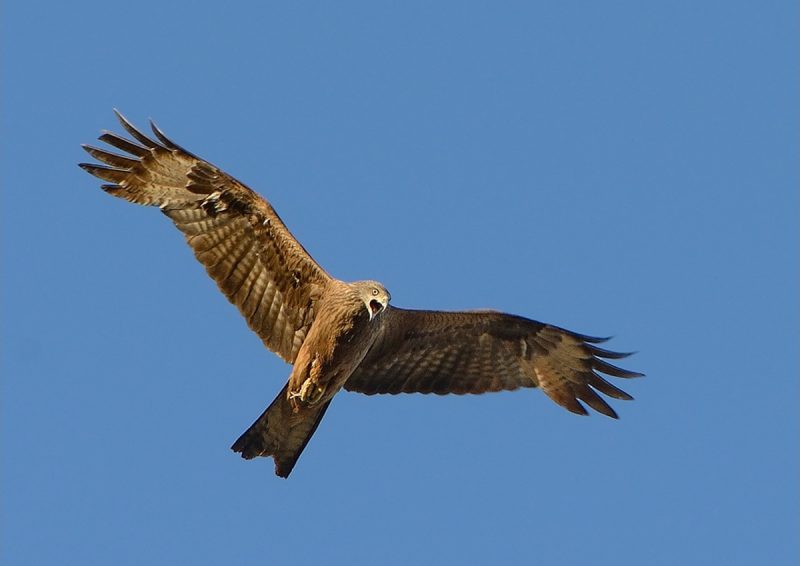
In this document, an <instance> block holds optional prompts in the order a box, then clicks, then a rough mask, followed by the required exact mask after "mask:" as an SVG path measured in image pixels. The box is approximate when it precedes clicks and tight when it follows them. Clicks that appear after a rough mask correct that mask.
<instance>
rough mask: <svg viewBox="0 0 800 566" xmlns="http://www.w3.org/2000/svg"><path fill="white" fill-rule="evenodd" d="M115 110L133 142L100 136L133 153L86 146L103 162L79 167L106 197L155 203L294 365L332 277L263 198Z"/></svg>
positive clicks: (266, 338)
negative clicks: (96, 179) (100, 181)
mask: <svg viewBox="0 0 800 566" xmlns="http://www.w3.org/2000/svg"><path fill="white" fill-rule="evenodd" d="M115 113H116V114H117V118H118V119H119V121H120V123H121V124H122V127H123V128H124V129H125V130H126V131H127V132H128V134H129V135H130V136H131V137H132V138H133V139H134V140H135V141H131V140H128V139H126V138H124V137H121V136H119V135H117V134H114V133H111V132H104V133H103V134H102V135H101V136H100V138H99V139H100V141H102V142H105V143H107V144H108V145H110V146H111V147H113V148H116V149H118V150H121V151H123V152H125V153H127V154H128V155H120V154H117V153H113V152H110V151H106V150H105V149H100V148H96V147H92V146H84V149H85V150H86V151H87V152H88V153H89V155H91V156H92V157H94V158H95V159H97V160H98V161H100V162H102V163H103V164H102V165H98V164H91V163H81V164H80V165H81V167H82V168H83V169H85V170H86V171H88V172H89V173H91V174H92V175H94V176H96V177H99V178H100V179H103V180H104V181H108V182H110V183H112V184H109V185H103V189H104V190H105V191H106V192H108V193H110V194H112V195H114V196H117V197H120V198H124V199H126V200H128V201H131V202H134V203H137V204H142V205H150V206H158V207H159V208H160V209H161V211H162V212H163V213H164V214H165V215H167V216H168V217H169V218H170V219H171V220H172V221H173V222H174V223H175V226H177V227H178V229H179V230H181V231H182V232H183V234H184V235H185V237H186V241H187V243H188V244H189V246H191V248H192V249H193V251H194V253H195V256H196V257H197V259H198V260H199V261H200V262H201V263H202V264H203V265H204V266H205V268H206V271H207V272H208V274H209V275H210V276H211V277H212V278H213V279H214V280H215V281H216V283H217V285H218V286H219V288H220V290H221V291H222V292H223V293H224V294H225V296H226V297H227V298H228V299H229V300H230V301H231V302H232V303H233V304H234V305H236V307H237V308H238V309H239V311H240V312H241V313H242V315H243V316H244V317H245V319H246V320H247V323H248V325H249V326H250V328H252V329H253V330H254V331H255V332H256V333H257V334H258V335H259V336H260V337H261V339H262V340H263V342H264V344H265V345H266V346H267V347H268V348H269V349H271V350H273V351H274V352H275V353H277V354H278V355H279V356H281V357H282V358H283V359H284V360H286V361H288V362H293V361H294V359H295V357H296V355H297V351H298V350H299V348H300V345H301V344H302V343H303V340H304V338H305V336H306V334H307V332H308V329H309V327H310V326H311V323H312V322H313V319H314V312H315V309H314V305H315V303H316V301H317V299H318V298H319V296H320V295H321V294H322V292H323V291H324V289H325V287H326V286H327V285H328V283H329V281H330V276H329V275H328V274H327V273H325V271H324V270H323V269H322V268H321V267H320V266H319V265H318V264H317V263H316V262H315V261H314V260H313V259H312V258H311V256H310V255H309V254H308V252H306V250H305V249H304V248H303V247H302V246H301V245H300V243H299V242H298V241H297V240H295V239H294V237H293V236H292V234H291V233H290V232H289V230H288V229H287V228H286V226H285V225H284V224H283V221H281V219H280V217H279V216H278V215H277V213H276V212H275V210H274V209H273V208H272V206H271V205H270V204H269V203H268V202H267V201H266V200H264V199H263V198H261V197H260V196H259V195H258V194H256V193H255V192H254V191H252V190H251V189H249V188H248V187H247V186H245V185H244V184H243V183H241V182H239V181H237V180H236V179H234V178H233V177H231V176H230V175H228V174H226V173H224V172H223V171H221V170H220V169H218V168H217V167H215V166H214V165H212V164H211V163H208V162H207V161H204V160H202V159H200V158H199V157H197V156H195V155H194V154H192V153H190V152H188V151H187V150H185V149H183V148H182V147H180V146H179V145H178V144H176V143H174V142H172V141H171V140H170V139H169V138H167V136H166V135H165V134H164V133H163V132H162V131H161V130H159V129H158V127H156V126H155V124H152V123H151V127H152V130H153V134H154V136H155V138H156V139H155V140H154V139H151V138H150V137H149V136H147V135H145V134H144V133H142V132H141V131H139V130H138V129H137V128H136V127H134V126H133V124H131V123H130V122H129V121H128V120H127V119H125V117H123V116H122V115H121V114H119V113H118V112H116V111H115ZM156 140H157V141H156Z"/></svg>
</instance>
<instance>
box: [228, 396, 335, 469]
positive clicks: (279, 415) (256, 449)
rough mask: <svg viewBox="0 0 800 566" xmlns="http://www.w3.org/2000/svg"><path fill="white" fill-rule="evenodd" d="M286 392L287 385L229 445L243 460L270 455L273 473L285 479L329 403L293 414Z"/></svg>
mask: <svg viewBox="0 0 800 566" xmlns="http://www.w3.org/2000/svg"><path fill="white" fill-rule="evenodd" d="M288 389H289V384H288V383H287V384H286V386H285V387H284V388H283V390H282V391H281V392H280V393H278V396H277V397H276V398H275V400H274V401H273V402H272V404H271V405H270V406H269V407H267V410H266V411H264V413H263V414H262V415H261V416H260V417H258V419H257V420H256V422H254V423H253V424H252V425H251V426H250V428H248V429H247V431H245V433H244V434H243V435H242V436H240V437H239V439H238V440H237V441H236V442H234V443H233V446H231V449H232V450H233V451H234V452H240V453H241V454H242V458H245V459H247V460H250V459H251V458H255V457H256V456H272V458H273V459H274V460H275V473H276V474H277V475H279V476H280V477H282V478H286V477H289V474H290V473H291V472H292V468H294V465H295V463H296V462H297V459H298V458H299V457H300V454H301V453H302V452H303V449H304V448H305V447H306V444H308V441H309V439H310V438H311V436H312V435H313V434H314V431H316V430H317V426H319V423H320V421H321V420H322V417H323V416H324V415H325V411H326V410H327V409H328V405H330V404H331V402H330V401H328V402H327V403H323V404H322V405H319V406H318V407H316V406H312V407H306V408H302V409H300V410H299V411H298V412H295V411H294V408H293V407H292V405H291V403H289V398H288V395H287V392H288Z"/></svg>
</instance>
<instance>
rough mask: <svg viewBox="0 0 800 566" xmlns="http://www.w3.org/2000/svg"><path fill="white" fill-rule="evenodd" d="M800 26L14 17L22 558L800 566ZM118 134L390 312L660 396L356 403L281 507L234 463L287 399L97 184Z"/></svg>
mask: <svg viewBox="0 0 800 566" xmlns="http://www.w3.org/2000/svg"><path fill="white" fill-rule="evenodd" d="M223 6H225V7H223ZM798 27H800V14H799V13H798V7H797V3H796V2H788V1H787V2H778V1H776V2H736V1H718V2H712V1H699V0H693V1H691V2H688V1H687V2H639V1H622V2H588V1H587V2H569V1H567V2H503V3H499V2H498V3H475V2H374V1H372V2H303V3H289V2H285V3H276V2H236V3H234V2H231V3H229V4H224V3H219V2H214V3H206V2H162V1H156V0H142V1H140V2H135V3H122V2H119V3H117V2H107V1H104V2H83V1H77V2H64V3H56V2H51V3H40V2H22V1H19V0H18V1H12V2H6V3H5V4H4V9H3V15H2V30H1V31H2V33H1V35H2V52H3V62H2V73H3V76H2V133H3V135H2V141H1V142H0V143H2V171H3V173H2V174H3V179H2V196H3V206H2V245H3V250H2V259H3V267H2V290H3V308H2V339H3V350H2V456H3V457H2V511H3V527H2V543H1V544H2V559H1V560H0V561H2V563H3V564H8V565H12V564H13V565H27V564H31V565H39V564H42V565H43V564H81V565H107V564H120V565H128V564H130V565H134V564H135V565H140V564H198V565H202V564H209V565H210V564H297V565H304V564H348V565H350V564H361V563H364V564H425V563H445V564H446V563H450V564H491V563H504V564H537V563H538V564H564V565H573V564H576V565H577V564H589V563H591V564H615V565H634V564H636V565H638V564H664V565H673V564H726V565H740V564H742V565H744V564H770V565H789V564H797V563H798V560H799V559H800V556H798V554H799V549H798V546H799V543H798V537H800V535H799V534H798V533H800V520H799V515H800V501H799V497H798V477H800V466H799V465H798V450H799V449H800V448H798V447H800V443H799V442H798V440H799V439H798V436H799V435H798V401H800V396H799V395H798V393H799V391H798V357H799V356H798V344H800V340H799V339H800V332H799V326H800V325H799V324H798V314H799V313H800V306H799V305H798V255H799V253H798V251H799V250H798V239H799V238H798V211H799V210H800V203H799V202H798V200H799V199H798V187H799V186H800V159H798V155H800V143H799V133H800V128H799V126H800V113H799V112H798V101H800V88H799V82H798V76H799V73H800V72H799V71H798V69H800V46H799V43H800V42H798V38H799V37H800V34H798ZM112 107H118V108H120V109H121V110H122V111H123V112H125V113H126V114H127V115H128V117H129V118H130V119H131V120H133V121H134V122H136V123H138V124H141V125H145V124H146V120H147V118H149V117H153V118H155V119H156V120H157V121H158V123H159V125H160V126H161V127H162V128H163V129H164V130H165V131H166V132H167V133H168V134H169V135H170V136H172V137H173V138H174V139H175V140H176V141H177V142H178V143H180V144H182V145H184V146H186V147H187V148H189V149H190V150H192V151H194V152H196V153H198V154H200V155H202V156H203V157H205V158H207V159H209V160H211V161H212V162H214V163H215V164H217V165H219V166H221V167H222V168H224V169H226V170H227V171H229V172H230V173H232V174H233V175H235V176H236V177H238V178H240V179H242V180H243V181H245V182H247V183H248V184H250V185H251V186H252V187H253V188H255V189H256V190H258V191H259V192H260V193H261V194H263V195H264V196H265V197H266V198H268V199H269V200H270V201H271V202H272V204H273V205H274V206H275V208H276V209H277V211H278V212H279V213H280V214H281V216H282V217H283V219H284V221H285V222H286V223H287V224H288V226H289V227H290V228H291V229H292V230H293V232H294V234H295V235H296V236H297V237H298V239H299V240H300V241H301V242H302V243H303V244H304V245H305V247H306V248H307V249H308V250H309V251H310V252H311V254H312V255H313V256H314V257H315V258H316V259H317V260H318V261H319V262H320V263H321V264H322V265H323V266H325V267H326V268H328V269H329V271H330V272H331V273H332V274H334V275H335V276H337V277H340V278H343V279H348V280H352V279H362V278H375V279H379V280H381V281H383V282H384V283H385V284H386V286H387V287H388V288H389V289H390V291H391V292H392V297H393V301H394V303H395V304H396V305H399V306H404V307H420V308H422V307H428V308H442V309H462V308H481V307H486V308H489V307H491V308H496V309H501V310H504V311H510V312H514V313H518V314H521V315H524V316H528V317H530V318H534V319H537V320H542V321H546V322H551V323H554V324H558V325H561V326H564V327H567V328H570V329H573V330H576V331H579V332H584V333H589V334H595V335H614V339H613V340H612V341H611V342H610V343H609V347H611V348H613V349H618V350H623V351H625V350H636V351H638V353H637V354H636V355H635V356H634V357H632V358H630V359H629V360H626V364H625V366H626V367H629V368H630V369H634V370H639V371H643V372H645V373H647V377H645V378H643V379H640V380H635V381H628V382H625V383H623V384H622V386H623V387H624V389H626V390H627V391H629V392H630V393H631V394H633V395H634V396H635V397H636V400H635V401H631V402H614V403H613V405H614V407H615V408H616V409H617V410H618V411H619V413H620V415H621V419H620V420H619V421H612V420H611V419H607V418H605V417H602V416H600V415H597V414H594V415H592V416H591V417H588V418H582V417H578V416H575V415H572V414H570V413H568V412H566V411H564V410H563V409H561V408H560V407H558V406H556V405H555V404H553V403H552V402H551V401H550V400H549V399H547V398H546V397H545V396H544V395H543V394H542V393H541V392H540V391H536V390H526V391H517V392H514V393H500V394H492V395H485V396H473V397H450V398H441V397H426V396H422V395H417V396H409V395H406V396H399V397H388V396H387V397H365V396H359V395H357V394H349V393H343V394H341V395H339V396H338V397H337V398H336V400H335V401H334V403H333V405H332V407H331V410H330V411H329V412H328V414H327V416H326V418H325V420H324V422H323V424H322V426H321V427H320V428H319V430H318V432H317V433H316V435H315V437H314V438H313V440H312V441H311V443H310V444H309V446H308V448H307V450H306V452H305V453H304V454H303V456H302V457H301V459H300V461H299V463H298V465H297V467H296V468H295V470H294V473H293V474H292V476H291V477H290V478H289V480H282V479H279V478H277V477H275V476H274V475H273V463H272V461H271V460H268V459H259V460H255V461H250V462H246V461H243V460H241V459H240V458H239V457H238V456H237V455H235V454H234V453H232V452H231V451H230V450H229V446H230V444H231V443H232V442H233V440H235V439H236V438H237V437H238V435H239V434H240V433H241V432H242V431H243V430H245V429H246V428H247V427H248V426H249V425H250V423H251V422H252V421H253V419H255V418H256V417H257V416H258V415H259V414H260V413H261V411H262V410H263V408H264V407H265V406H266V405H267V404H268V403H269V402H270V401H271V400H272V399H273V397H274V396H275V394H276V393H277V392H278V391H279V390H280V388H281V386H282V384H283V382H284V380H285V379H286V377H287V375H288V372H289V367H288V366H287V365H285V364H284V363H283V362H281V361H279V359H278V358H277V357H276V356H275V355H273V354H272V353H270V352H269V351H267V350H265V349H264V348H263V347H262V345H261V343H260V341H259V340H258V338H257V337H256V336H255V335H254V334H252V333H251V332H250V331H249V330H248V329H247V327H246V325H245V323H244V321H243V320H242V319H241V317H240V316H239V314H238V313H237V312H236V310H235V309H234V308H233V307H232V306H231V305H229V304H228V302H227V301H226V300H225V299H224V297H223V296H222V295H221V294H220V293H219V292H218V291H217V289H216V287H215V285H214V284H213V282H212V281H211V280H210V279H209V278H208V277H206V276H205V274H204V272H203V269H202V268H201V266H200V265H199V264H198V263H196V262H195V260H194V258H193V257H192V254H191V252H190V250H189V249H188V247H187V246H186V245H185V244H184V243H183V241H182V237H181V236H180V234H179V233H178V232H177V231H176V230H175V229H174V228H173V227H172V226H171V224H170V222H169V221H168V220H167V219H166V218H164V217H163V216H162V215H160V214H159V213H158V211H157V210H155V209H145V208H142V207H136V206H133V205H130V204H128V203H125V202H123V201H120V200H116V199H113V198H111V197H109V196H107V195H106V194H104V193H103V192H102V191H101V190H100V189H99V188H98V185H99V183H98V181H97V180H96V179H94V178H92V177H90V176H89V175H87V174H86V173H84V172H83V171H81V170H80V169H79V168H78V167H77V166H76V165H75V164H76V163H77V162H79V161H85V160H87V158H88V156H86V155H85V154H84V153H83V151H82V150H81V149H80V147H79V144H80V143H86V142H93V141H94V139H95V138H96V136H97V135H98V134H99V133H100V131H101V130H103V129H112V130H117V131H119V127H118V125H117V124H116V122H115V119H114V117H113V115H112V113H111V109H112Z"/></svg>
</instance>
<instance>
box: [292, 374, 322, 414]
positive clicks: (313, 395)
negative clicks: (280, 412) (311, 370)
mask: <svg viewBox="0 0 800 566" xmlns="http://www.w3.org/2000/svg"><path fill="white" fill-rule="evenodd" d="M324 393H325V388H324V387H320V386H319V385H317V384H315V383H314V382H313V381H312V380H311V379H306V380H305V381H304V382H303V385H301V386H300V390H299V391H290V392H289V400H290V401H291V402H292V405H294V407H295V408H298V405H299V404H300V403H303V404H305V405H315V404H316V403H317V402H318V401H319V400H320V399H322V395H323V394H324Z"/></svg>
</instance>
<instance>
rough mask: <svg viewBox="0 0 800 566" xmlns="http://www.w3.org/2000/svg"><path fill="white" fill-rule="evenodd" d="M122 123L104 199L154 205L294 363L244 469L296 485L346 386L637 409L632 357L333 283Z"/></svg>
mask: <svg viewBox="0 0 800 566" xmlns="http://www.w3.org/2000/svg"><path fill="white" fill-rule="evenodd" d="M115 112H116V111H115ZM116 114H117V118H118V119H119V121H120V123H121V124H122V126H123V128H125V130H126V131H127V132H128V133H129V134H130V136H131V137H132V138H133V140H130V139H126V138H124V137H121V136H119V135H117V134H114V133H111V132H104V133H103V134H102V135H101V136H100V137H99V139H100V141H103V142H105V143H107V144H109V145H110V146H112V147H114V148H116V149H118V150H121V151H122V152H124V153H125V154H127V155H122V154H119V153H114V152H110V151H106V150H105V149H99V148H96V147H91V146H87V145H84V146H83V147H84V149H85V150H86V151H87V152H88V153H89V154H90V155H91V156H92V157H94V158H95V159H97V160H98V161H101V162H102V163H103V165H100V164H90V163H81V164H80V166H81V167H82V168H83V169H85V170H86V171H88V172H89V173H91V174H92V175H94V176H96V177H99V178H100V179H102V180H104V181H107V182H108V183H109V184H105V185H103V186H102V188H103V190H105V191H106V192H107V193H109V194H111V195H113V196H115V197H119V198H123V199H125V200H127V201H130V202H133V203H136V204H142V205H148V206H157V207H159V208H160V209H161V212H163V213H164V214H166V215H167V216H168V217H169V218H170V219H171V220H172V221H173V222H174V223H175V226H177V227H178V229H179V230H180V231H181V232H183V234H184V235H185V237H186V242H187V243H188V244H189V246H191V248H192V250H194V254H195V256H196V257H197V259H198V260H199V261H200V263H202V264H203V265H204V266H205V268H206V271H207V272H208V274H209V275H210V276H211V277H212V278H213V279H214V281H216V283H217V285H218V286H219V288H220V290H221V291H222V292H223V293H224V294H225V296H226V297H227V298H228V300H230V302H231V303H233V304H234V305H236V307H237V308H238V309H239V312H240V313H241V314H242V315H243V316H244V318H245V320H246V321H247V324H248V325H249V326H250V328H251V329H252V330H253V331H254V332H255V333H256V334H258V336H259V337H260V338H261V340H262V341H263V342H264V345H265V346H266V347H267V348H269V349H270V350H272V351H273V352H275V353H276V354H277V355H278V356H280V357H281V358H283V359H284V360H285V361H286V362H288V363H290V364H293V367H292V371H291V374H290V375H289V380H288V382H287V383H286V385H285V386H284V388H283V390H282V391H281V392H280V393H279V394H278V396H277V397H276V398H275V400H274V401H273V402H272V404H271V405H270V406H269V407H268V408H267V410H266V411H264V413H263V414H262V415H261V416H260V417H259V418H258V419H257V420H256V421H255V422H254V423H253V425H252V426H251V427H250V428H249V429H247V431H246V432H245V433H244V434H242V435H241V437H239V439H238V440H237V441H236V442H235V443H234V444H233V446H232V449H233V450H234V451H236V452H239V453H241V455H242V457H243V458H246V459H251V458H254V457H256V456H272V457H273V459H274V460H275V473H276V474H277V475H279V476H281V477H284V478H285V477H288V476H289V474H290V473H291V471H292V468H294V465H295V463H296V462H297V459H298V457H299V456H300V454H301V453H302V451H303V449H304V448H305V446H306V444H308V441H309V439H310V438H311V436H312V435H313V434H314V431H315V430H316V428H317V426H319V423H320V421H321V420H322V417H323V416H324V415H325V411H326V410H327V409H328V406H329V405H330V403H331V400H332V399H333V397H334V396H335V395H336V394H337V393H338V392H339V391H340V390H341V389H342V388H344V389H345V390H347V391H356V392H359V393H365V394H367V395H374V394H378V393H389V394H396V393H436V394H438V395H443V394H447V393H455V394H465V393H485V392H489V391H502V390H514V389H519V388H521V387H539V388H541V389H542V391H544V392H545V393H546V394H547V395H548V396H549V397H550V398H551V399H552V400H553V401H555V402H556V403H558V404H559V405H561V406H563V407H564V408H566V409H567V410H569V411H572V412H573V413H577V414H581V415H586V414H588V412H587V410H586V408H585V407H584V406H583V404H582V403H581V402H584V403H586V404H587V405H588V406H589V407H591V408H592V409H594V410H595V411H598V412H599V413H602V414H604V415H606V416H609V417H612V418H617V414H616V412H614V410H613V409H612V408H611V407H610V406H609V405H608V403H606V401H605V400H604V399H603V398H602V397H600V395H598V392H599V393H602V394H604V395H607V396H609V397H613V398H615V399H625V400H628V399H632V397H631V396H630V395H628V394H627V393H625V392H624V391H622V390H621V389H618V388H617V387H616V386H614V385H612V384H611V383H609V382H608V381H606V380H605V379H604V378H603V377H601V376H600V374H601V373H602V374H606V375H609V376H614V377H622V378H631V377H638V376H641V375H642V374H640V373H636V372H632V371H628V370H624V369H621V368H619V367H616V366H614V365H611V364H610V363H609V362H607V361H606V360H608V359H619V358H624V357H626V356H627V355H629V354H623V353H619V352H612V351H610V350H606V349H603V348H601V347H599V346H598V345H597V344H598V343H601V342H603V341H605V340H606V339H605V338H595V337H591V336H585V335H583V334H577V333H575V332H571V331H569V330H565V329H563V328H559V327H557V326H553V325H551V324H544V323H541V322H537V321H535V320H530V319H527V318H523V317H521V316H515V315H511V314H504V313H500V312H493V311H466V312H445V311H426V310H408V309H401V308H398V307H394V306H391V305H390V304H389V301H390V299H391V296H390V294H389V292H388V291H387V290H386V288H385V287H384V286H383V285H382V284H380V283H378V282H377V281H356V282H354V283H347V282H344V281H340V280H338V279H335V278H333V277H332V276H330V275H329V274H328V273H327V272H326V271H325V270H324V269H323V268H322V267H320V265H319V264H317V262H316V261H314V260H313V259H312V257H311V256H310V255H309V254H308V252H307V251H306V250H305V249H304V248H303V246H302V245H300V243H299V242H298V241H297V240H296V239H295V238H294V237H293V236H292V234H291V232H289V230H288V229H287V228H286V226H285V225H284V223H283V222H282V221H281V219H280V217H279V216H278V214H277V213H276V212H275V210H274V209H273V208H272V206H271V205H270V204H269V202H267V201H266V200H265V199H263V198H262V197H260V196H259V195H258V194H257V193H255V192H254V191H253V190H251V189H250V188H248V187H247V186H246V185H245V184H244V183H242V182H240V181H238V180H236V179H234V178H233V177H231V176H230V175H228V174H227V173H225V172H223V171H221V170H220V169H218V168H217V167H215V166H214V165H212V164H211V163H209V162H207V161H205V160H203V159H200V158H199V157H197V156H195V155H194V154H192V153H190V152H189V151H187V150H185V149H183V148H182V147H180V146H179V145H177V144H175V143H174V142H172V141H171V140H169V139H168V138H167V137H166V136H165V135H164V134H163V132H161V131H160V130H159V129H158V127H156V126H155V124H153V123H152V122H151V124H150V125H151V128H152V130H153V134H154V136H155V139H152V138H150V137H148V136H146V135H145V134H143V133H142V132H140V131H139V130H137V129H136V128H135V127H134V126H133V125H132V124H131V123H130V122H128V120H126V119H125V118H124V117H123V116H122V115H121V114H120V113H119V112H116Z"/></svg>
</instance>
